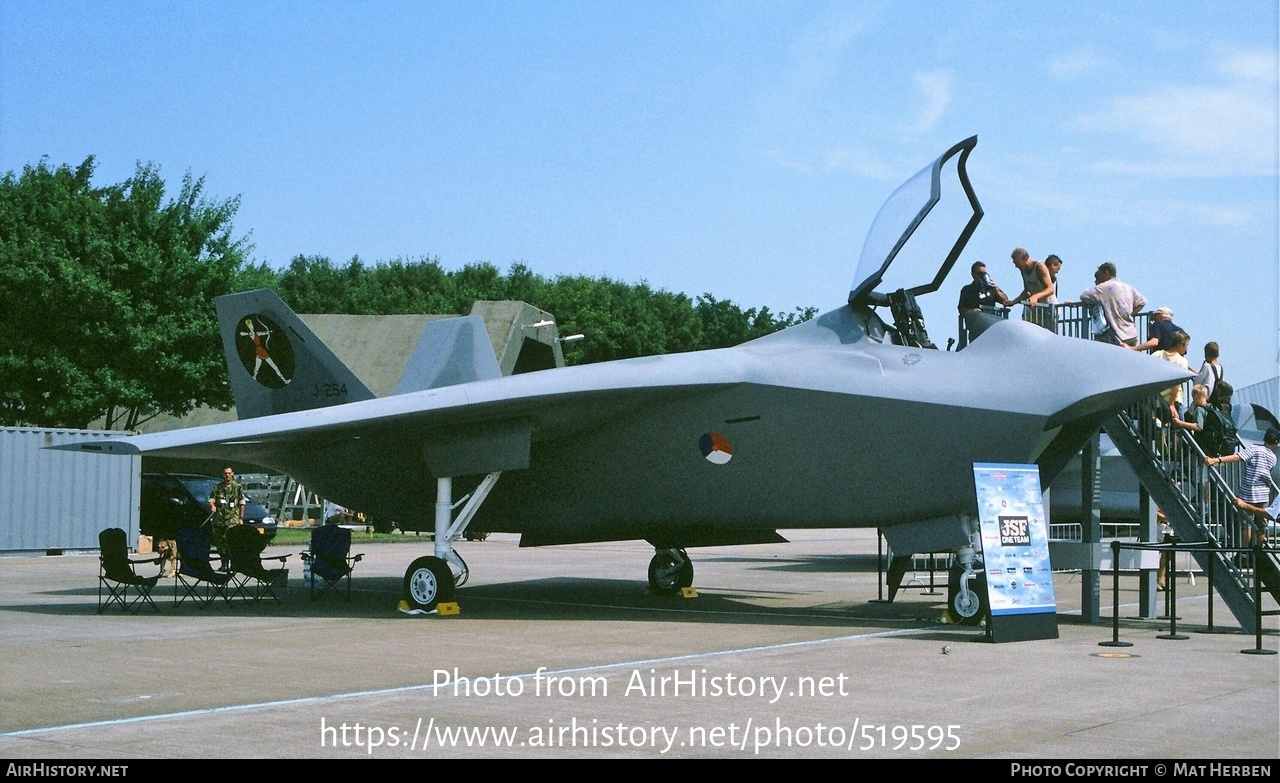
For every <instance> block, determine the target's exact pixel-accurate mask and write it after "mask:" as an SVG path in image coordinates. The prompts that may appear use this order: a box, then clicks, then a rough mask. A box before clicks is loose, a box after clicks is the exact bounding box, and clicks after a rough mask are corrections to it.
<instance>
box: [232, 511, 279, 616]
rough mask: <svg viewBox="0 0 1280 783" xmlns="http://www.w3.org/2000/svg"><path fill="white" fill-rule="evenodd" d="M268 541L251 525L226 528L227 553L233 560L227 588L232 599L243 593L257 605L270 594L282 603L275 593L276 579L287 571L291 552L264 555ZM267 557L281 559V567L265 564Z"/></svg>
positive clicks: (277, 601)
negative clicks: (285, 564)
mask: <svg viewBox="0 0 1280 783" xmlns="http://www.w3.org/2000/svg"><path fill="white" fill-rule="evenodd" d="M266 547H267V541H266V537H265V536H263V534H262V531H261V530H259V529H258V528H256V527H252V526H251V525H235V526H234V527H232V528H230V529H229V530H227V556H228V557H229V558H230V561H231V580H230V582H228V584H227V587H228V588H230V589H231V590H232V592H231V595H230V596H229V599H232V598H237V597H240V596H244V597H245V598H246V599H248V600H252V601H253V602H254V603H255V604H256V603H257V602H258V601H260V600H262V598H263V597H264V596H267V595H269V596H271V597H272V598H273V599H275V602H276V603H280V602H281V601H280V596H278V595H276V582H277V580H279V578H280V577H281V575H283V574H284V573H285V569H284V568H283V566H284V563H285V561H286V560H288V559H289V555H275V556H272V557H263V556H262V551H263V550H264V549H266ZM264 560H276V561H279V562H280V565H281V567H280V568H271V569H268V568H266V567H264V566H263V565H262V562H263V561H264Z"/></svg>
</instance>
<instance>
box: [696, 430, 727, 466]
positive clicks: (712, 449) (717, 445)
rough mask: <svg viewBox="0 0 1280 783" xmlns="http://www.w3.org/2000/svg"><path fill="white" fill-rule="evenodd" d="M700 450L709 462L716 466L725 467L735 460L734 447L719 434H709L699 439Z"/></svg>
mask: <svg viewBox="0 0 1280 783" xmlns="http://www.w3.org/2000/svg"><path fill="white" fill-rule="evenodd" d="M698 450H699V451H701V452H702V456H704V457H706V458H707V462H710V463H713V464H715V465H723V464H725V463H726V462H728V461H729V460H731V459H733V445H732V444H731V443H729V439H728V438H726V437H725V436H723V435H721V434H720V433H718V432H708V433H707V434H705V435H703V436H702V437H701V438H698Z"/></svg>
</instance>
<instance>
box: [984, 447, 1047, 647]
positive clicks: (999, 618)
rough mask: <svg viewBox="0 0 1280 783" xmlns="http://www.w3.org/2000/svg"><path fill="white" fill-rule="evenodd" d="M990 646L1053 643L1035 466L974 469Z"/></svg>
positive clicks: (1044, 536)
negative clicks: (997, 643)
mask: <svg viewBox="0 0 1280 783" xmlns="http://www.w3.org/2000/svg"><path fill="white" fill-rule="evenodd" d="M973 480H974V486H975V488H976V490H977V495H978V520H979V523H980V525H981V530H982V554H983V562H984V564H985V572H986V577H987V597H988V602H989V603H988V606H989V608H990V631H991V639H992V641H996V642H1002V641H1005V642H1007V641H1020V640H1025V639H1056V638H1058V623H1057V614H1056V612H1057V604H1056V602H1055V600H1054V596H1053V571H1052V570H1051V568H1050V566H1049V536H1048V525H1047V524H1046V523H1045V514H1044V500H1043V494H1042V493H1041V491H1040V470H1039V468H1038V467H1036V466H1035V465H1007V464H993V463H978V462H975V463H974V465H973Z"/></svg>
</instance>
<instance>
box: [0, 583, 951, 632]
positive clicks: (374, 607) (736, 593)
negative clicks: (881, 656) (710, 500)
mask: <svg viewBox="0 0 1280 783" xmlns="http://www.w3.org/2000/svg"><path fill="white" fill-rule="evenodd" d="M166 588H167V589H166ZM402 589H403V586H402V580H401V579H400V578H399V577H390V576H388V577H365V578H363V579H357V580H355V581H354V582H353V584H352V592H351V600H350V601H348V600H346V598H345V595H344V594H334V593H332V592H330V593H329V594H327V595H325V596H323V597H321V598H320V599H319V600H316V601H312V600H311V599H310V596H309V591H308V589H307V588H306V587H305V586H302V585H299V584H294V585H293V586H291V587H289V588H287V589H285V590H283V591H282V595H281V598H282V602H281V603H276V602H274V601H272V600H271V599H269V598H267V599H263V600H262V601H259V602H257V603H253V602H250V601H246V600H243V599H236V600H235V601H233V602H231V603H230V604H228V603H226V602H224V601H222V600H221V599H219V600H218V601H216V602H215V603H213V604H212V605H211V606H209V607H208V608H206V609H199V608H197V607H196V606H195V604H193V603H192V602H190V601H187V602H184V603H182V604H179V605H176V606H175V605H174V603H173V592H172V588H171V587H169V586H168V585H165V584H162V585H161V590H162V591H161V592H158V593H153V598H154V599H155V601H156V603H157V605H158V606H159V608H160V612H159V613H158V614H157V613H156V612H155V611H154V610H152V609H151V608H150V607H146V606H141V605H140V606H138V607H137V608H136V612H135V613H133V614H131V615H128V616H130V617H138V618H157V619H159V618H164V617H182V618H192V617H217V616H224V617H290V618H298V617H315V618H344V617H345V618H353V619H354V618H361V619H407V618H406V616H405V615H403V614H400V613H399V612H397V611H396V607H397V604H398V603H399V600H400V595H401V592H402ZM41 595H44V596H56V597H59V598H63V599H66V600H65V601H61V602H48V601H44V602H40V603H30V604H8V605H6V606H4V607H0V613H3V612H21V613H31V614H41V615H55V616H64V617H74V616H80V617H84V616H92V615H96V614H98V604H97V597H98V594H97V589H96V587H92V586H86V587H82V588H74V589H67V590H51V591H45V592H43V593H41ZM806 595H809V596H811V597H813V598H818V599H820V600H821V602H820V603H813V602H808V603H806V604H805V605H804V606H780V605H778V604H777V602H779V601H796V600H805V597H806ZM874 597H875V596H873V595H868V596H861V595H853V594H848V595H839V594H829V595H826V596H817V595H814V594H810V593H806V592H805V591H803V590H795V591H776V590H758V589H748V588H726V589H721V588H716V587H707V588H702V589H699V593H698V597H697V598H692V599H686V598H682V597H679V596H669V595H655V594H651V593H650V592H648V590H647V588H646V585H645V583H644V582H642V581H638V580H632V579H606V578H590V577H570V576H562V577H554V578H546V579H532V580H523V581H516V582H503V583H501V584H482V585H475V586H470V587H463V588H461V589H459V590H458V593H457V595H456V598H457V601H458V603H459V605H460V607H461V610H462V612H461V617H462V618H463V619H471V620H526V621H552V622H562V621H565V620H606V621H615V622H616V621H636V622H654V621H655V620H658V621H663V622H699V623H707V622H712V623H724V624H741V625H756V624H761V623H774V624H785V625H804V626H826V627H838V626H842V625H861V624H867V623H871V624H884V625H885V626H886V627H892V628H901V627H903V625H904V623H907V624H910V623H916V622H919V623H924V624H928V623H933V622H936V621H937V618H938V616H939V614H940V605H939V602H938V601H937V600H935V599H933V598H924V599H923V600H921V599H920V598H917V597H914V596H910V595H900V596H899V600H898V601H896V602H894V603H879V602H875V601H872V600H870V599H873V598H874ZM824 599H825V600H824ZM123 615H124V613H123V612H122V611H121V610H120V609H119V608H116V607H111V608H108V609H107V611H105V612H103V613H102V616H103V617H121V616H123ZM433 619H434V618H433ZM438 619H440V620H444V621H448V619H449V618H438Z"/></svg>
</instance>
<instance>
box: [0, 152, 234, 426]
mask: <svg viewBox="0 0 1280 783" xmlns="http://www.w3.org/2000/svg"><path fill="white" fill-rule="evenodd" d="M93 170H94V161H93V158H92V157H90V158H88V159H86V160H85V161H84V162H83V163H81V164H80V165H79V166H76V167H75V168H72V167H70V166H66V165H63V166H59V167H57V168H51V167H50V166H49V165H48V164H47V163H46V162H45V161H41V162H40V163H39V164H37V165H35V166H26V167H25V168H24V169H23V171H22V173H21V174H20V175H15V174H14V173H13V172H9V173H7V174H5V176H4V177H3V178H2V179H0V310H3V312H4V314H5V315H4V320H3V321H2V322H0V377H3V378H4V382H3V384H2V385H0V418H2V419H3V420H4V421H5V422H6V423H11V424H24V425H35V426H46V427H85V426H88V425H89V423H90V422H92V421H94V420H96V419H99V418H105V422H106V427H108V428H124V429H132V428H133V427H135V426H136V425H137V424H138V423H139V422H140V421H141V420H143V419H144V418H146V417H147V416H150V415H153V414H155V413H160V412H163V413H170V414H174V415H181V414H184V413H186V412H188V411H190V410H191V409H192V408H193V407H195V406H196V405H199V404H209V405H214V406H217V407H224V408H225V407H226V406H227V405H229V404H230V402H231V399H230V390H229V388H228V386H227V380H226V371H225V368H224V366H223V361H222V352H221V350H220V343H219V340H218V337H217V335H218V329H217V320H216V316H215V315H214V310H213V298H214V297H215V296H218V295H220V294H224V293H229V292H230V291H231V288H232V285H233V283H234V282H235V281H236V279H237V276H238V275H239V274H240V273H241V271H242V269H243V267H244V254H245V252H246V250H247V241H246V240H245V239H244V238H240V239H237V238H234V237H233V235H232V227H231V219H232V217H234V215H235V212H236V209H237V207H238V206H239V201H238V199H234V198H233V199H227V200H225V201H215V202H211V201H208V200H206V199H205V198H204V181H203V179H194V178H192V177H191V176H190V175H187V176H186V177H184V178H183V180H182V187H181V189H180V191H179V193H178V195H177V196H176V197H174V198H172V199H169V200H166V199H165V185H164V182H163V180H162V179H161V178H160V173H159V170H158V169H157V168H156V167H154V166H150V165H139V166H138V167H137V169H136V171H135V173H134V175H133V176H132V177H130V178H129V179H128V180H126V181H125V182H123V183H121V184H118V185H108V186H105V187H95V186H94V185H93V184H92V181H91V180H92V177H93Z"/></svg>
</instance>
